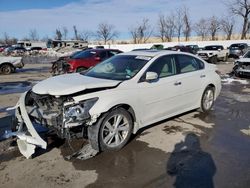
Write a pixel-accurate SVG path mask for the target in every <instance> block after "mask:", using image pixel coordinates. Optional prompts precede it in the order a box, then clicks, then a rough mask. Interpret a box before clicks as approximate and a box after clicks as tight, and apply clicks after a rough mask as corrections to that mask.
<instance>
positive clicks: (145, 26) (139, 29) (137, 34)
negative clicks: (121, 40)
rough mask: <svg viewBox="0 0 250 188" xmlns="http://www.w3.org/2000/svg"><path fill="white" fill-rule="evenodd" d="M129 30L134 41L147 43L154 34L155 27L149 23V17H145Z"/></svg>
mask: <svg viewBox="0 0 250 188" xmlns="http://www.w3.org/2000/svg"><path fill="white" fill-rule="evenodd" d="M129 32H130V34H131V36H132V38H133V41H134V43H135V44H136V43H146V42H147V41H148V39H149V38H150V37H151V36H152V34H153V29H152V27H151V26H150V24H149V19H147V18H143V20H142V21H141V22H140V23H137V26H135V27H131V28H130V29H129Z"/></svg>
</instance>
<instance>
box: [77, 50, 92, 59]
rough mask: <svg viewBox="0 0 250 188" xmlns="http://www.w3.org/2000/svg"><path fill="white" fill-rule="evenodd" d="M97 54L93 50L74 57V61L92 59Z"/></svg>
mask: <svg viewBox="0 0 250 188" xmlns="http://www.w3.org/2000/svg"><path fill="white" fill-rule="evenodd" d="M95 54H96V52H95V51H92V50H85V51H82V52H79V53H76V54H73V55H72V59H84V58H90V57H93V56H94V55H95Z"/></svg>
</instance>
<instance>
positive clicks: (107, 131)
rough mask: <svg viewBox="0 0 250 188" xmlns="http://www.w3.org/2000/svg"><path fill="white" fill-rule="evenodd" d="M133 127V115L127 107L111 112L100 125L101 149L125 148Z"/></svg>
mask: <svg viewBox="0 0 250 188" xmlns="http://www.w3.org/2000/svg"><path fill="white" fill-rule="evenodd" d="M116 123H118V124H116ZM132 127H133V121H132V118H131V115H130V114H129V112H128V111H126V110H125V109H123V108H117V109H115V110H113V111H111V112H109V113H108V114H107V116H106V117H105V118H104V119H103V121H102V123H101V125H100V130H99V135H98V137H99V139H98V140H99V144H100V150H101V151H113V150H120V149H121V148H123V147H124V146H125V145H126V144H127V142H128V141H129V139H130V136H131V134H132Z"/></svg>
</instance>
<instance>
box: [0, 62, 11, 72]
mask: <svg viewBox="0 0 250 188" xmlns="http://www.w3.org/2000/svg"><path fill="white" fill-rule="evenodd" d="M11 72H12V67H11V66H10V65H8V64H3V65H2V66H1V67H0V73H1V74H10V73H11Z"/></svg>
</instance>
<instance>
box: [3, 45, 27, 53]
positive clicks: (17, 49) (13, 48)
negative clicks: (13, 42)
mask: <svg viewBox="0 0 250 188" xmlns="http://www.w3.org/2000/svg"><path fill="white" fill-rule="evenodd" d="M26 51H27V50H26V48H24V47H19V46H11V47H8V48H5V49H4V53H5V54H6V55H10V54H16V55H23V54H24V53H25V52H26Z"/></svg>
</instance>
